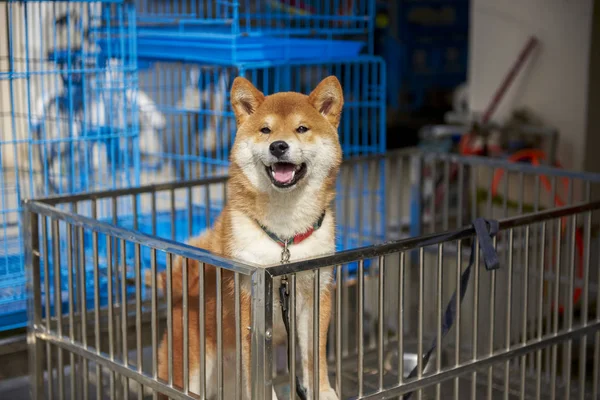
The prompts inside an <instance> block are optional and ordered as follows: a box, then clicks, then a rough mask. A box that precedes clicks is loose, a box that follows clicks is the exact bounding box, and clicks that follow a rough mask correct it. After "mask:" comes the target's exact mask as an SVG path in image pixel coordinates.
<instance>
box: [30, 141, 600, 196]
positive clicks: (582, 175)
mask: <svg viewBox="0 0 600 400" xmlns="http://www.w3.org/2000/svg"><path fill="white" fill-rule="evenodd" d="M398 156H404V157H407V158H409V157H417V158H422V159H423V160H429V159H431V158H435V159H437V160H439V161H448V162H453V163H460V164H463V165H469V166H480V165H482V166H487V167H490V168H498V169H504V170H507V171H514V172H523V173H529V174H535V175H549V176H552V177H557V178H571V179H581V180H584V181H587V182H593V183H600V174H594V173H589V172H577V171H569V170H565V169H559V168H554V167H549V166H545V165H540V166H534V165H529V164H523V163H507V162H506V160H502V159H493V158H489V157H477V156H470V157H465V156H460V155H456V154H448V153H441V152H440V153H436V152H421V151H418V150H416V149H412V148H411V149H400V150H394V151H390V152H387V153H383V154H370V155H364V156H356V157H352V158H348V159H345V160H344V161H343V163H342V165H343V166H352V165H355V164H359V163H366V162H373V161H383V160H387V159H395V158H397V157H398ZM228 179H229V176H227V175H222V176H217V177H210V178H199V179H191V180H177V181H171V182H165V183H158V184H152V185H143V186H138V187H132V188H123V189H111V190H101V191H95V192H89V193H79V194H72V195H61V196H52V197H45V198H39V199H36V201H39V202H42V203H46V204H51V205H58V204H62V203H73V202H78V201H88V200H100V199H105V198H114V197H121V196H132V195H138V194H145V193H154V192H162V191H168V190H178V189H187V188H194V187H200V186H205V185H211V184H218V183H224V182H226V181H227V180H228Z"/></svg>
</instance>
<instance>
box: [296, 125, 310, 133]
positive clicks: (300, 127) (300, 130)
mask: <svg viewBox="0 0 600 400" xmlns="http://www.w3.org/2000/svg"><path fill="white" fill-rule="evenodd" d="M296 132H298V133H306V132H308V128H307V127H305V126H299V127H298V128H296Z"/></svg>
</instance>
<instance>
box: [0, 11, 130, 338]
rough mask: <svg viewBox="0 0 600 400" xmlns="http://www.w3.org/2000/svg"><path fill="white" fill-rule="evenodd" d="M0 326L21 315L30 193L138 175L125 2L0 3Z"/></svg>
mask: <svg viewBox="0 0 600 400" xmlns="http://www.w3.org/2000/svg"><path fill="white" fill-rule="evenodd" d="M0 25H1V26H2V31H3V33H2V35H0V157H1V159H2V163H1V166H0V201H1V207H0V208H1V209H2V211H1V212H0V213H1V220H0V230H1V234H0V235H1V237H0V330H3V329H8V328H11V327H16V326H22V325H24V324H25V322H26V316H25V300H26V299H25V290H24V285H25V275H24V266H23V262H24V260H23V252H24V249H23V238H22V237H21V235H20V232H19V224H20V217H19V213H20V211H21V206H20V202H21V200H22V199H24V198H33V197H39V196H50V195H58V194H64V193H75V192H80V191H90V190H97V189H101V188H105V189H108V188H117V187H123V186H130V185H134V184H136V183H137V181H136V176H137V174H136V173H135V170H136V169H137V168H139V155H138V153H139V151H138V149H137V146H138V141H139V128H138V125H139V121H138V110H137V100H136V97H137V90H136V88H137V67H136V58H135V13H134V9H133V8H132V6H131V5H130V4H126V3H121V2H102V1H95V2H75V1H68V2H67V1H63V2H61V1H56V2H42V1H26V2H4V3H2V5H0Z"/></svg>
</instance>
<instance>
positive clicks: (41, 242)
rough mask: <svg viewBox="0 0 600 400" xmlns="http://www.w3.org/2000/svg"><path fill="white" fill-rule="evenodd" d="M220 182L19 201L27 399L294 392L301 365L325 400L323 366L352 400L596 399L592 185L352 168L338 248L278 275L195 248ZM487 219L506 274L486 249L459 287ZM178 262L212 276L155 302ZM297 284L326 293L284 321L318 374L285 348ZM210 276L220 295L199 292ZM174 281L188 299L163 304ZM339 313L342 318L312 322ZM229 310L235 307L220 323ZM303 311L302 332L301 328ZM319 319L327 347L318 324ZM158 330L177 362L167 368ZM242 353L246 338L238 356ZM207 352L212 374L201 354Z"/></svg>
mask: <svg viewBox="0 0 600 400" xmlns="http://www.w3.org/2000/svg"><path fill="white" fill-rule="evenodd" d="M499 171H503V172H504V174H503V176H500V172H499ZM377 176H383V178H382V179H373V177H377ZM225 182H226V179H225V178H210V179H204V180H198V181H186V182H177V183H172V184H160V185H153V186H146V187H141V188H133V189H123V190H116V191H106V192H96V193H91V194H82V195H75V196H69V197H59V198H58V197H57V198H51V199H45V200H39V201H30V202H27V204H26V205H25V217H26V218H25V221H26V225H25V229H26V232H27V234H26V235H25V236H26V237H27V238H28V239H29V242H28V249H29V250H28V252H27V256H28V263H27V265H28V271H29V280H28V282H29V286H28V287H29V290H30V296H29V297H30V308H29V311H30V331H29V344H30V350H31V351H30V357H31V368H32V379H33V383H34V385H33V389H34V398H44V397H45V398H59V399H64V398H77V399H79V398H129V397H137V398H145V397H156V396H157V395H158V393H162V394H165V395H167V396H169V397H171V398H174V399H191V398H197V395H199V396H200V398H205V397H206V396H207V397H208V398H210V397H211V396H215V397H217V398H224V399H230V398H245V394H244V392H245V386H244V383H245V382H244V381H246V379H249V381H246V382H250V383H249V386H250V387H251V398H252V399H263V398H265V399H266V398H271V396H272V388H273V389H274V390H275V391H276V393H277V394H278V397H279V398H289V397H290V396H289V393H290V391H292V392H293V391H294V388H295V385H296V381H295V380H294V378H293V377H294V375H295V374H298V375H300V376H302V377H303V378H302V379H301V381H300V382H302V384H303V385H304V386H306V387H308V388H309V396H308V398H312V399H315V398H318V397H319V393H318V391H316V392H315V393H312V390H313V389H314V388H317V389H318V385H317V386H315V385H312V382H320V381H321V379H320V378H322V377H323V376H324V374H325V373H328V374H329V377H330V382H331V385H332V387H333V388H335V390H336V391H337V393H338V396H339V397H340V398H345V399H346V398H350V399H387V398H398V396H400V395H402V394H406V393H408V392H414V393H413V396H414V397H415V398H429V397H434V398H456V399H463V398H473V399H479V398H489V399H495V398H499V397H502V398H505V399H507V398H537V399H540V398H544V399H546V398H570V399H571V398H573V399H574V398H581V399H584V398H592V399H595V398H598V394H599V393H598V390H599V388H598V378H599V375H600V311H598V307H597V306H598V304H600V298H599V296H600V291H598V268H597V265H598V262H600V257H598V255H599V254H598V249H600V246H599V244H600V243H598V241H599V240H600V236H599V235H598V230H597V216H598V214H599V212H600V211H599V209H600V202H598V201H595V198H596V195H597V193H598V186H599V184H600V176H597V175H593V174H585V173H572V172H567V171H562V170H556V169H551V168H545V167H538V168H534V167H529V166H527V165H516V164H506V163H503V162H499V161H491V160H487V159H480V158H466V159H465V158H460V157H454V156H449V155H442V154H421V153H418V152H396V153H390V154H386V155H382V156H371V157H366V158H360V159H351V160H348V161H346V162H345V164H344V166H343V168H342V171H341V174H340V180H339V185H338V198H337V200H336V218H337V225H338V235H339V238H338V248H339V249H340V251H339V252H337V253H336V254H333V255H330V256H326V257H321V258H317V259H313V260H310V261H305V262H297V263H291V264H286V265H274V266H269V267H266V268H261V267H257V266H253V265H246V264H243V263H240V262H237V261H232V260H227V259H223V258H221V257H218V256H216V255H212V254H209V253H206V252H204V251H202V250H199V249H197V248H194V247H190V246H188V245H186V244H184V241H185V240H187V238H188V237H190V236H192V234H194V235H195V234H198V233H199V232H200V231H201V230H202V228H203V227H204V226H206V225H207V224H210V222H211V221H212V220H214V218H215V217H216V215H217V214H218V212H219V210H220V208H221V207H222V205H223V200H224V199H225V198H226V196H227V192H226V186H225ZM546 184H547V185H546ZM546 188H547V189H548V190H547V191H546ZM490 194H491V195H490ZM480 216H484V217H486V218H490V219H491V218H498V219H501V221H500V223H499V228H500V229H499V232H498V234H497V235H496V236H495V238H494V245H495V249H496V252H497V255H498V257H499V260H500V268H499V269H497V270H491V271H488V270H486V269H484V268H483V267H482V264H483V260H480V256H479V252H478V251H477V252H476V254H474V266H473V268H472V271H471V275H470V278H471V279H470V280H469V281H464V280H463V279H462V278H461V276H464V274H465V272H464V271H465V269H466V267H467V264H468V260H469V258H470V256H471V249H472V248H473V247H472V246H479V243H480V240H473V239H474V237H475V231H474V229H473V228H472V227H471V226H469V225H468V221H471V220H473V219H475V218H476V217H480ZM465 226H466V227H465ZM165 227H168V228H169V229H166V228H165ZM474 248H476V249H477V248H478V247H474ZM182 260H183V261H185V262H188V263H192V265H193V266H194V269H193V271H198V272H203V273H200V274H199V277H200V278H199V279H200V280H201V283H200V284H199V286H198V287H199V288H200V290H199V291H198V293H195V294H194V293H186V292H187V287H188V285H187V279H188V276H187V273H184V274H183V277H182V279H183V282H176V281H175V280H174V279H173V278H172V277H171V274H170V273H167V274H166V276H167V281H166V288H167V293H162V292H159V290H158V283H157V280H156V279H155V277H156V273H157V271H160V270H164V269H166V270H167V272H169V271H172V269H173V267H174V265H175V263H177V262H181V261H182ZM211 266H214V267H211ZM327 266H335V267H337V268H336V269H335V275H334V278H335V285H334V288H333V290H332V292H331V293H330V296H326V297H325V298H319V290H318V289H319V285H320V283H321V282H322V281H323V280H324V279H326V276H325V275H324V272H323V271H325V268H327ZM147 271H149V272H147ZM184 271H187V270H186V269H184ZM461 274H462V275H461ZM303 275H304V276H308V278H309V281H311V282H312V284H314V286H313V290H314V294H315V297H314V298H315V300H317V301H313V302H312V303H310V304H303V305H302V308H301V310H297V309H296V307H293V306H291V307H290V313H291V319H290V321H294V322H296V321H297V323H294V322H293V323H292V324H291V325H290V329H291V331H292V332H296V331H297V329H300V328H301V329H305V330H306V332H308V336H309V337H310V338H311V339H310V340H309V341H308V343H304V344H302V343H298V340H297V336H296V335H291V336H289V338H290V339H291V338H293V339H294V340H291V341H290V343H291V344H294V342H295V343H296V344H300V345H301V346H305V347H304V350H306V351H307V352H308V353H311V351H310V350H309V349H313V351H312V353H317V354H320V356H319V357H315V358H314V359H313V361H314V364H312V363H311V364H309V365H307V364H306V363H304V364H302V363H301V362H300V358H301V354H302V351H300V352H299V351H296V347H295V346H294V345H292V346H290V351H289V353H287V354H286V347H285V346H277V345H275V344H276V342H275V341H274V339H275V337H276V336H277V332H279V333H281V329H280V322H281V318H282V317H281V309H280V304H279V301H278V297H277V293H278V291H279V286H280V282H281V278H282V277H283V276H285V277H286V278H287V282H288V286H289V293H290V301H291V302H292V304H294V301H295V298H296V296H295V295H296V290H295V289H296V282H297V281H298V279H304V278H303ZM190 279H191V278H190ZM202 281H204V285H203V284H202ZM210 282H215V285H214V286H213V285H212V284H209V285H208V286H207V287H210V288H213V289H214V290H213V291H211V292H205V290H202V288H204V287H205V285H206V284H208V283H210ZM179 284H181V285H182V287H183V288H184V295H183V298H182V303H177V302H174V301H173V299H172V296H170V294H171V292H172V289H173V285H179ZM246 285H250V286H246ZM249 287H251V288H252V290H251V292H250V293H249V294H248V292H247V289H248V288H249ZM229 289H231V291H229ZM461 289H463V290H464V292H465V295H464V299H463V301H462V302H458V303H456V307H455V312H454V313H453V314H452V315H453V317H454V318H453V319H454V324H453V326H452V329H450V331H449V332H448V334H447V335H446V336H445V337H443V338H442V335H441V333H443V331H444V330H445V325H446V322H444V321H445V320H443V317H444V316H445V314H444V313H445V311H444V309H445V307H446V304H447V303H448V301H449V299H450V298H451V296H452V294H453V293H454V292H455V291H458V292H459V293H460V292H461ZM213 292H214V293H213ZM188 295H189V296H188ZM209 298H211V299H212V298H214V300H215V301H214V302H208V303H207V302H206V300H207V299H209ZM207 304H211V305H207ZM174 306H177V307H174ZM242 306H250V307H251V309H252V319H251V321H250V322H249V321H242V319H241V312H240V310H241V308H242ZM207 307H213V308H211V310H214V312H215V315H217V316H218V317H217V318H216V320H215V321H214V323H215V324H214V325H212V324H207V321H206V320H205V319H204V318H199V317H198V315H199V313H202V312H206V310H207V309H208V308H207ZM329 307H331V310H332V318H331V320H330V321H327V320H324V319H322V318H317V317H316V316H317V315H322V314H323V313H322V311H324V310H326V309H327V308H329ZM224 309H232V310H235V311H234V312H233V313H232V314H227V315H225V314H224V313H223V310H224ZM297 311H300V312H301V314H303V315H308V316H309V317H310V318H308V319H304V321H305V322H308V323H305V322H301V321H302V320H301V319H298V320H296V319H295V317H296V316H300V314H298V312H297ZM209 322H210V321H209ZM246 323H248V325H249V326H247V325H246ZM301 324H302V327H300V325H301ZM326 326H328V327H329V329H328V333H327V338H328V339H327V340H326V347H325V353H323V352H322V351H319V350H320V349H321V347H320V346H319V344H323V340H324V338H325V336H322V335H320V334H319V332H322V331H324V330H323V329H322V328H324V327H326ZM320 328H321V329H320ZM209 331H210V332H211V333H208V332H209ZM325 332H326V330H325ZM161 339H162V340H163V341H164V343H165V346H166V349H167V354H168V355H170V357H167V358H166V359H168V360H171V361H170V362H167V363H166V365H164V364H163V366H162V369H159V364H158V358H159V350H158V349H159V344H160V343H161ZM245 342H247V343H250V344H251V345H250V347H249V349H244V350H243V351H242V348H243V346H244V345H243V344H244V343H245ZM432 343H435V344H436V348H435V350H434V351H433V353H432V358H430V359H429V362H428V363H427V365H424V364H425V362H424V361H423V360H424V358H423V356H424V354H425V353H426V352H427V350H428V349H429V347H430V345H431V344H432ZM163 348H165V347H163ZM207 354H213V356H211V357H213V358H214V360H216V361H215V363H214V364H210V365H209V364H207V363H205V360H206V358H207ZM214 355H216V356H214ZM321 356H323V357H321ZM245 357H249V359H250V360H251V365H252V368H251V371H248V373H249V374H250V375H249V378H244V373H243V372H244V371H243V367H242V365H243V360H244V358H245ZM324 358H326V361H327V363H324V362H323V363H322V365H321V364H320V363H319V362H320V361H324ZM163 359H165V358H164V355H163ZM288 359H289V362H290V368H291V372H292V373H291V374H289V373H288V369H287V361H288ZM398 360H400V362H399V361H398ZM190 363H191V364H190ZM326 364H328V366H329V367H328V371H325V369H324V365H326ZM193 365H200V366H201V367H200V368H199V370H198V371H196V370H195V369H194V370H192V369H193V368H191V367H190V366H193ZM313 365H315V366H319V367H318V368H313ZM415 367H416V373H415V374H414V377H412V376H411V377H408V374H409V372H410V371H411V370H413V368H415ZM312 371H317V373H312ZM192 388H193V389H194V391H199V392H201V393H191V392H190V390H191V389H192Z"/></svg>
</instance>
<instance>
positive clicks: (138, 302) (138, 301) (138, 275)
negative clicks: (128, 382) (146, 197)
mask: <svg viewBox="0 0 600 400" xmlns="http://www.w3.org/2000/svg"><path fill="white" fill-rule="evenodd" d="M135 198H136V197H134V199H135ZM135 209H137V204H136V206H135ZM136 219H137V218H136ZM134 269H135V270H134V280H135V344H136V353H137V354H136V356H137V359H136V364H137V371H138V372H139V373H140V374H141V373H142V372H143V363H144V359H143V354H144V353H143V349H142V345H143V343H142V264H141V260H140V245H139V244H137V243H136V245H135V247H134ZM137 391H138V400H142V398H143V393H144V387H143V386H142V385H141V384H138V386H137Z"/></svg>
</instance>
